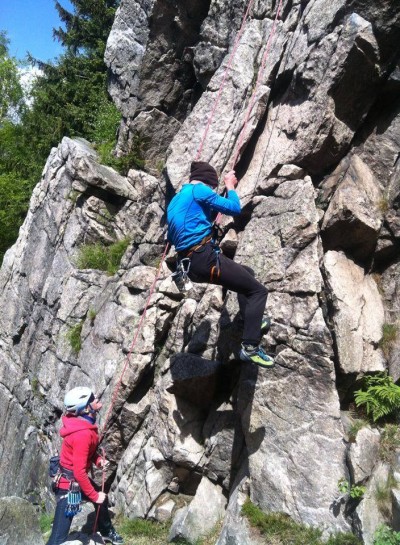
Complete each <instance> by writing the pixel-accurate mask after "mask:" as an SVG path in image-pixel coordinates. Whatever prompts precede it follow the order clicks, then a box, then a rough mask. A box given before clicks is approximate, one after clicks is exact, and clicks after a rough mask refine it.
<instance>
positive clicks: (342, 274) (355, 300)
mask: <svg viewBox="0 0 400 545" xmlns="http://www.w3.org/2000/svg"><path fill="white" fill-rule="evenodd" d="M324 266H325V271H326V278H327V284H328V286H329V290H330V293H331V299H332V305H333V308H334V313H333V316H332V319H333V326H334V330H335V339H336V345H337V351H338V363H339V366H340V369H341V370H342V371H343V372H344V373H367V372H371V371H383V370H384V369H385V364H384V358H383V354H382V351H381V350H380V349H379V348H378V344H379V341H380V339H381V338H382V326H383V324H384V309H383V304H382V299H381V296H380V294H379V290H378V287H377V285H376V283H375V280H374V279H373V277H372V276H371V275H366V274H365V273H364V270H363V269H362V268H361V267H359V266H358V265H356V264H355V263H354V262H353V261H351V260H350V259H348V258H347V257H346V256H345V255H344V254H343V253H342V252H333V251H330V252H327V253H326V254H325V258H324Z"/></svg>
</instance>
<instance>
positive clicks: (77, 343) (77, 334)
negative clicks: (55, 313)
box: [67, 320, 84, 354]
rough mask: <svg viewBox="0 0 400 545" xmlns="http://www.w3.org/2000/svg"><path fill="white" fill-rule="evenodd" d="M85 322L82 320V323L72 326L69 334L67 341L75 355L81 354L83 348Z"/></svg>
mask: <svg viewBox="0 0 400 545" xmlns="http://www.w3.org/2000/svg"><path fill="white" fill-rule="evenodd" d="M83 322H84V320H81V321H80V322H78V323H77V324H75V325H74V326H72V327H71V329H70V330H69V331H68V333H67V340H68V342H69V344H70V346H71V348H72V350H73V351H74V352H75V354H79V351H80V349H81V348H82V339H81V333H82V328H83Z"/></svg>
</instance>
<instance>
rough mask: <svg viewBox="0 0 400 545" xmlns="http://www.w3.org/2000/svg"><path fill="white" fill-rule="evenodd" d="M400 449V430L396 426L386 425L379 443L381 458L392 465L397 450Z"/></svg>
mask: <svg viewBox="0 0 400 545" xmlns="http://www.w3.org/2000/svg"><path fill="white" fill-rule="evenodd" d="M398 448H400V430H399V427H398V426H397V425H396V424H386V426H385V427H384V428H383V430H382V433H381V441H380V443H379V458H380V459H381V460H383V461H384V462H388V463H391V462H392V461H393V460H394V457H395V455H396V451H397V449H398Z"/></svg>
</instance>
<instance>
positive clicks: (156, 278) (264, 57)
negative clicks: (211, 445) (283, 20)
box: [100, 0, 282, 441]
mask: <svg viewBox="0 0 400 545" xmlns="http://www.w3.org/2000/svg"><path fill="white" fill-rule="evenodd" d="M253 4H254V0H249V2H248V4H247V8H246V11H245V13H244V16H243V19H242V23H241V26H240V29H239V32H238V34H237V36H236V39H235V42H234V45H233V48H232V51H231V53H230V56H229V60H228V64H227V66H226V68H225V71H224V73H223V77H222V81H221V84H220V86H219V90H218V93H217V96H216V98H215V100H214V105H213V108H212V110H211V113H210V115H209V118H208V121H207V125H206V128H205V130H204V134H203V137H202V139H201V142H200V145H199V148H198V150H197V154H196V160H198V159H199V158H200V156H201V152H202V150H203V147H204V143H205V140H206V138H207V135H208V131H209V129H210V127H211V124H212V120H213V118H214V115H215V112H216V109H217V106H218V104H219V101H220V98H221V94H222V91H223V88H224V86H225V81H226V78H227V75H228V72H229V70H230V69H231V66H232V62H233V58H234V56H235V54H236V50H237V48H238V46H239V42H240V39H241V37H242V35H243V32H244V27H245V24H246V21H247V18H248V16H249V13H250V11H251V9H252V7H253ZM281 7H282V0H280V1H279V6H278V9H277V12H276V17H275V21H274V26H273V28H272V31H271V33H270V36H269V39H268V42H267V46H266V50H265V52H264V55H263V59H262V63H261V69H260V71H259V73H258V77H257V82H256V86H255V89H254V91H253V93H252V96H251V99H250V103H249V107H248V109H247V114H246V117H245V122H244V124H243V127H242V130H241V133H240V135H239V141H238V146H237V148H238V151H237V152H236V155H235V157H234V163H233V166H235V164H236V161H237V157H238V155H239V153H240V147H241V145H242V140H243V137H244V132H245V129H246V126H247V123H248V120H249V118H250V113H251V110H252V109H253V107H254V102H255V96H256V92H257V90H258V86H259V84H260V81H261V78H262V75H263V72H264V69H265V65H266V60H267V57H268V54H269V50H270V44H271V41H272V38H273V36H274V34H275V31H276V26H277V20H278V17H279V14H280V11H281ZM220 216H221V214H218V216H217V220H216V222H217V223H218V222H219V217H220ZM168 249H169V243H167V244H166V246H165V249H164V253H163V255H162V258H161V261H160V264H159V266H158V269H157V273H156V276H155V278H154V281H153V284H152V286H151V288H150V292H149V296H148V298H147V301H146V304H145V307H144V310H143V313H142V316H141V318H140V320H139V323H138V325H137V328H136V334H135V336H134V338H133V341H132V344H131V346H130V349H129V352H128V354H127V356H126V358H125V362H124V365H123V368H122V372H121V375H120V377H119V380H118V382H117V385H116V387H115V389H114V392H113V395H112V398H111V403H110V405H109V407H108V410H107V413H106V416H105V419H104V424H103V427H102V433H101V436H100V441H102V440H103V437H104V433H105V430H106V428H107V424H108V421H109V419H110V416H111V413H112V411H113V408H114V405H115V402H116V399H117V396H118V393H119V390H120V388H121V384H122V380H123V377H124V375H125V372H126V370H127V368H128V365H129V364H130V359H131V355H132V352H133V349H134V347H135V345H136V342H137V339H138V336H139V333H140V331H141V327H142V324H143V322H144V320H145V317H146V313H147V309H148V306H149V304H150V299H151V297H152V295H153V293H154V289H155V286H156V283H157V280H158V278H159V276H160V272H161V267H162V264H163V262H164V259H165V256H166V255H167V253H168Z"/></svg>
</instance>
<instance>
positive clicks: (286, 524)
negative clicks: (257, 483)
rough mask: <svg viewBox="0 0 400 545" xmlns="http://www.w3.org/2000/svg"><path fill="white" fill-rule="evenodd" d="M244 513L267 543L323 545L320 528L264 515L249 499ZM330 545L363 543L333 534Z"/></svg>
mask: <svg viewBox="0 0 400 545" xmlns="http://www.w3.org/2000/svg"><path fill="white" fill-rule="evenodd" d="M242 513H243V514H244V515H245V516H246V517H247V518H248V520H249V522H250V524H251V525H252V526H254V527H256V528H257V529H258V530H259V531H260V533H261V534H262V535H263V536H265V538H266V541H265V543H266V544H267V543H268V544H269V543H271V542H273V543H274V544H276V545H323V543H324V541H323V540H322V532H321V531H320V530H319V529H318V528H310V527H308V526H305V525H303V524H298V523H296V522H294V521H293V520H292V519H291V518H290V517H288V516H287V515H284V514H282V513H268V514H266V513H264V512H263V511H261V509H259V508H258V507H257V506H255V505H254V504H253V503H252V502H251V501H250V500H249V499H248V500H246V502H245V504H244V505H243V508H242ZM327 543H328V544H329V545H360V544H361V542H360V541H359V540H358V539H357V538H356V537H355V536H354V535H352V534H333V535H331V536H330V537H329V540H328V542H327Z"/></svg>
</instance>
